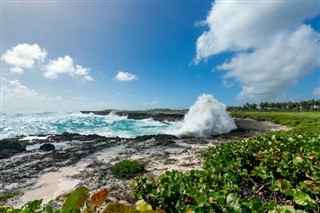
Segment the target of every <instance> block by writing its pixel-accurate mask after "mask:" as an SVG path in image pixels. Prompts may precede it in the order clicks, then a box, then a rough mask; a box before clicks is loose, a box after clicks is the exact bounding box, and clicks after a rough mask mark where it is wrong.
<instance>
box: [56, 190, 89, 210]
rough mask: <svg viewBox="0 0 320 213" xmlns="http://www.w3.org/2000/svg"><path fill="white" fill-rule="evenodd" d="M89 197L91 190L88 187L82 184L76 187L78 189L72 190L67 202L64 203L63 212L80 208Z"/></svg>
mask: <svg viewBox="0 0 320 213" xmlns="http://www.w3.org/2000/svg"><path fill="white" fill-rule="evenodd" d="M88 197H89V190H88V189H87V188H86V187H84V186H80V187H78V188H76V190H74V191H73V192H71V194H70V195H69V196H68V198H67V200H66V202H65V203H64V205H63V207H62V209H61V210H62V213H69V212H74V211H78V210H80V208H81V207H82V206H83V204H84V203H85V201H86V200H87V199H88Z"/></svg>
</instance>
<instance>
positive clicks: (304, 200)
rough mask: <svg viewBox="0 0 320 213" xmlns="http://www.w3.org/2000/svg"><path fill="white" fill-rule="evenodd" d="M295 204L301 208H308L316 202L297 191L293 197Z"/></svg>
mask: <svg viewBox="0 0 320 213" xmlns="http://www.w3.org/2000/svg"><path fill="white" fill-rule="evenodd" d="M293 199H294V202H296V204H298V205H301V206H307V205H309V204H314V203H315V201H314V200H313V199H312V198H311V197H310V196H309V195H308V194H307V193H304V192H302V191H297V192H296V193H295V194H294V196H293Z"/></svg>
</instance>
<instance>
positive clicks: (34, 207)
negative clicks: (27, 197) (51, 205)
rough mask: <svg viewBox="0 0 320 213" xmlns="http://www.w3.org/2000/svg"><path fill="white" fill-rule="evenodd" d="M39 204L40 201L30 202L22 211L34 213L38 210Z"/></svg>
mask: <svg viewBox="0 0 320 213" xmlns="http://www.w3.org/2000/svg"><path fill="white" fill-rule="evenodd" d="M41 203H42V200H34V201H30V202H28V203H26V204H25V205H24V210H26V211H29V210H30V211H31V212H35V211H36V210H39V208H40V206H41Z"/></svg>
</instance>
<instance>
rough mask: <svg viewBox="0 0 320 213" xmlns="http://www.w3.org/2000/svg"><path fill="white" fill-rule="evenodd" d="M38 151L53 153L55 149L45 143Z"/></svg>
mask: <svg viewBox="0 0 320 213" xmlns="http://www.w3.org/2000/svg"><path fill="white" fill-rule="evenodd" d="M39 149H40V151H44V152H48V151H54V150H55V149H56V148H55V146H54V145H53V144H52V143H45V144H43V145H41V146H40V148H39Z"/></svg>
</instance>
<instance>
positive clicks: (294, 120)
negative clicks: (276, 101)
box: [230, 112, 320, 132]
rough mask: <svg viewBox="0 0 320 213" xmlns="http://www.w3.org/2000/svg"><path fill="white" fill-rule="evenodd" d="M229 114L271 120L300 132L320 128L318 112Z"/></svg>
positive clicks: (313, 130) (319, 113) (319, 114)
mask: <svg viewBox="0 0 320 213" xmlns="http://www.w3.org/2000/svg"><path fill="white" fill-rule="evenodd" d="M230 115H231V116H233V117H238V118H253V119H257V120H267V121H272V122H274V123H277V124H281V125H285V126H289V127H293V128H294V130H296V131H300V132H305V131H308V132H315V131H319V130H320V112H231V113H230Z"/></svg>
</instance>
